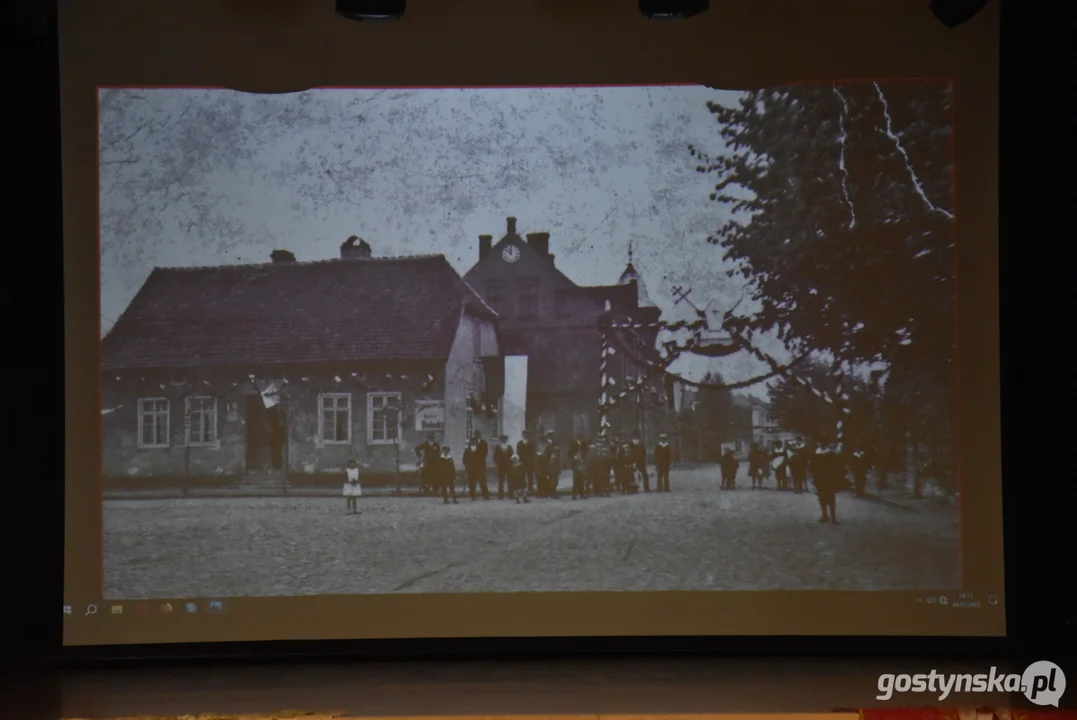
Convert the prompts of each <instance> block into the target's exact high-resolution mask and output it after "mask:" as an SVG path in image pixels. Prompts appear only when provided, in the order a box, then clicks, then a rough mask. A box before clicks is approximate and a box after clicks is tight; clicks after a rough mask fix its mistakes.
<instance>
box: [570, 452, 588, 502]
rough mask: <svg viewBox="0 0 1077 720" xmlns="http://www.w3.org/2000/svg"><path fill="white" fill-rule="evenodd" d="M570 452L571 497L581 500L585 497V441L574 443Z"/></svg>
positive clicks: (586, 471) (586, 473) (586, 472)
mask: <svg viewBox="0 0 1077 720" xmlns="http://www.w3.org/2000/svg"><path fill="white" fill-rule="evenodd" d="M573 447H574V448H575V451H574V452H573V453H572V456H571V462H572V499H573V500H583V499H585V498H586V497H587V475H588V469H589V468H588V466H587V451H588V448H587V443H579V442H577V443H574V444H573Z"/></svg>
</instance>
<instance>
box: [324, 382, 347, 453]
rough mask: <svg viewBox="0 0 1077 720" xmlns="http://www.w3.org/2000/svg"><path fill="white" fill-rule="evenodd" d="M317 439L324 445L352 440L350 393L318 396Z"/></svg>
mask: <svg viewBox="0 0 1077 720" xmlns="http://www.w3.org/2000/svg"><path fill="white" fill-rule="evenodd" d="M318 410H319V412H318V437H320V438H321V440H322V442H324V443H337V444H345V443H350V442H351V440H352V396H351V393H322V394H321V395H319V396H318Z"/></svg>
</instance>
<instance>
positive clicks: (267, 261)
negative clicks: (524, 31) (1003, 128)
mask: <svg viewBox="0 0 1077 720" xmlns="http://www.w3.org/2000/svg"><path fill="white" fill-rule="evenodd" d="M952 102H953V100H952V92H951V86H950V84H949V83H948V82H947V81H945V80H939V81H932V80H917V81H904V80H902V81H899V80H886V79H880V80H876V81H872V80H865V81H856V82H841V83H832V82H816V83H804V84H795V85H788V86H780V87H770V88H763V89H758V90H748V91H741V90H721V89H715V88H711V87H706V86H703V85H671V86H638V87H625V86H617V87H578V88H573V87H563V88H546V87H541V88H537V87H521V88H472V89H468V88H445V89H425V88H424V89H408V88H404V89H385V88H381V89H338V88H333V89H312V90H307V91H304V92H300V93H292V94H277V95H260V94H253V93H244V92H239V91H233V90H224V89H216V90H215V89H186V88H152V89H149V88H102V89H99V91H98V122H99V148H100V150H99V158H98V164H99V203H100V228H99V233H100V250H101V253H100V254H101V258H100V259H101V267H100V273H101V274H100V289H101V296H100V319H101V343H102V345H101V360H100V362H101V442H102V458H101V468H100V473H101V475H100V478H98V477H97V476H96V475H97V470H96V469H94V468H88V469H87V471H86V472H87V474H88V476H87V477H86V482H91V483H96V482H98V480H100V483H101V487H102V493H103V535H104V537H103V549H104V554H103V557H104V560H103V562H104V568H103V570H104V592H105V597H106V599H132V600H135V599H151V598H205V597H212V598H228V597H267V596H277V597H280V596H308V595H329V594H334V595H336V594H364V593H366V594H387V593H480V592H482V593H485V592H502V593H507V592H565V591H637V592H638V591H722V590H727V591H729V590H732V591H762V590H767V591H773V590H859V591H893V590H927V589H935V588H944V587H954V586H957V585H959V583H960V570H961V569H960V552H959V544H960V506H961V485H962V484H964V483H975V482H976V478H975V477H971V478H961V477H960V473H959V466H958V447H957V432H956V423H957V417H956V415H957V371H956V365H955V358H956V347H955V327H956V316H955V314H956V301H955V283H956V277H955V272H956V270H955V268H956V265H955V253H956V245H955V235H954V233H955V227H954V214H955V207H954V201H953V195H954V182H955V168H954V162H953V142H954V132H955V130H954V127H953V122H952V110H953V108H952Z"/></svg>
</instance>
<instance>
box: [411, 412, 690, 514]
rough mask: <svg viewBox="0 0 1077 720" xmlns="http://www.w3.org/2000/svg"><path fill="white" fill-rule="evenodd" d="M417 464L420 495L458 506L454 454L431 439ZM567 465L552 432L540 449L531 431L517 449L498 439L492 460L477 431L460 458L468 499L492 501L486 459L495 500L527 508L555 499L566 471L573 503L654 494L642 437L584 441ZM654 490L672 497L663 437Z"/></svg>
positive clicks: (572, 451) (419, 450)
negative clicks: (539, 500)
mask: <svg viewBox="0 0 1077 720" xmlns="http://www.w3.org/2000/svg"><path fill="white" fill-rule="evenodd" d="M415 454H416V456H417V457H418V459H419V462H420V465H419V487H420V491H421V492H424V493H427V494H430V495H434V496H439V497H441V498H442V500H443V501H444V502H445V503H446V504H449V503H456V502H458V499H457V496H456V482H457V466H456V462H455V461H454V459H453V456H452V450H451V449H450V448H449V447H448V446H445V445H441V444H440V443H439V442H438V441H437V436H436V435H434V434H433V433H431V434H429V435H428V436H427V438H426V441H425V442H423V443H422V444H420V445H419V446H418V447H416V448H415ZM567 456H568V461H567V463H566V462H565V461H564V458H563V455H562V452H561V448H560V446H559V445H558V443H557V440H556V437H555V435H554V433H553V432H552V431H550V432H547V433H546V434H545V436H544V437H543V439H542V442H541V444H538V443H535V442H534V441H532V439H531V435H530V433H529V432H528V431H526V430H525V431H524V432H523V433H522V434H521V439H520V440H519V442H517V443H516V445H515V446H513V445H512V444H511V443H510V442H509V437H508V436H507V435H502V436H501V437H500V438H498V443H497V444H496V445H495V446H494V449H493V452H492V458H491V452H490V447H489V445H487V443H486V441H485V440H484V439H483V437H482V433H481V432H478V431H476V432H475V433H474V434H473V435H472V437H471V438H470V440H468V444H467V447H466V448H464V451H463V453H462V455H461V458H460V461H461V464H462V466H463V471H464V477H465V479H466V482H467V490H468V495H469V497H470V498H471V499H472V500H478V499H479V498H482V499H483V500H490V499H492V498H493V497H494V496H493V494H492V493H491V491H490V487H489V482H488V479H487V468H488V460H490V459H492V460H493V467H494V470H495V471H496V474H497V498H498V499H499V500H502V499H508V498H513V499H515V500H516V502H517V503H529V502H530V501H531V500H530V498H531V497H541V498H550V499H557V498H559V497H560V493H559V491H558V485H559V484H560V479H561V474H562V472H563V471H564V469H565V466H566V464H567V467H568V468H569V469H570V470H571V472H572V498H573V499H584V498H587V497H595V496H598V497H608V496H609V495H611V494H612V493H613V492H614V491H616V492H620V493H623V494H630V493H635V492H638V491H639V490H640V489H641V486H642V490H643V492H651V477H650V473H649V472H648V468H647V449H646V446H645V445H644V444H643V443H642V442H640V438H639V435H638V434H634V435H633V436H632V438H631V440H629V441H626V440H625V439H624V436H623V435H620V434H619V435H616V436H615V437H614V438H613V439H612V441H611V442H609V443H607V442H606V441H604V440H601V441H599V442H596V443H593V444H592V443H590V442H589V441H588V440H587V439H586V438H584V437H582V436H580V437H577V438H576V440H575V441H574V442H573V443H572V445H571V446H570V447H569V450H568V453H567ZM654 461H655V473H656V477H655V480H656V490H657V491H658V492H669V489H670V488H669V471H670V465H671V461H672V454H671V450H670V447H669V442H668V439H667V438H666V436H665V435H664V434H663V435H662V436H660V438H659V441H658V443H657V445H656V446H655V448H654Z"/></svg>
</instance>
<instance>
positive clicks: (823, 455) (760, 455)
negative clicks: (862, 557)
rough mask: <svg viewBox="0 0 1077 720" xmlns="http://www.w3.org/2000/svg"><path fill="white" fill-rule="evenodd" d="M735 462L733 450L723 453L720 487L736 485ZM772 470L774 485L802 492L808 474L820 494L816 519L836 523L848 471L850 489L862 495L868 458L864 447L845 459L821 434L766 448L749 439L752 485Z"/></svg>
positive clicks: (768, 475)
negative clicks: (838, 500) (808, 440)
mask: <svg viewBox="0 0 1077 720" xmlns="http://www.w3.org/2000/svg"><path fill="white" fill-rule="evenodd" d="M738 464H739V463H738V462H737V459H736V457H735V456H734V455H733V453H732V451H728V452H726V454H725V455H724V456H723V457H722V461H721V471H722V488H723V489H726V490H732V489H734V488H735V487H736V473H737V466H738ZM772 470H773V473H774V477H775V481H776V485H777V489H778V490H791V491H792V492H797V493H802V492H807V491H808V477H809V475H810V476H811V480H812V483H813V484H814V485H815V491H816V494H817V495H818V497H819V507H820V510H821V511H822V514H821V516H820V518H819V522H822V523H834V524H837V522H838V516H837V508H836V498H837V494H838V493H839V492H841V491H842V490H844V489H846V487H847V486H848V473H849V471H851V472H852V475H853V489H854V491H855V492H856V496H857V497H860V498H862V497H865V496H866V494H867V493H866V489H867V474H868V470H869V462H868V460H867V457H866V455H865V454H864V452H863V451H861V450H857V451H856V452H854V453H853V454H852V455H851V457H850V458H849V459H848V463H847V458H846V455H845V454H844V453H843V452H842V450H841V447H840V446H839V445H838V444H837V443H836V442H834V441H833V440H832V439H829V438H822V439H820V440H819V441H818V442H816V443H814V444H813V445H808V444H807V443H804V442H801V441H797V440H794V441H790V442H787V443H782V442H776V443H775V444H774V449H773V451H770V452H768V451H767V450H765V449H763V448H761V447H760V446H759V445H757V444H756V443H752V447H751V450H750V451H749V452H748V477H749V478H750V479H751V481H752V488H753V489H757V488H758V489H762V488H763V485H764V482H765V481H766V480H767V479H768V478H769V477H770V475H771V471H772Z"/></svg>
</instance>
